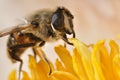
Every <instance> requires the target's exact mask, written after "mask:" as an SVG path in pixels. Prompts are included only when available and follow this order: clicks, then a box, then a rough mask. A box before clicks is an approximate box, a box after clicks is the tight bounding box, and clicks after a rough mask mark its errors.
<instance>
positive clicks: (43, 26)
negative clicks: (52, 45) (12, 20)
mask: <svg viewBox="0 0 120 80" xmlns="http://www.w3.org/2000/svg"><path fill="white" fill-rule="evenodd" d="M73 18H74V16H73V15H72V14H71V12H70V11H69V10H68V9H66V8H64V7H58V8H57V9H56V10H49V9H46V10H45V9H43V10H39V11H37V12H36V13H34V14H31V15H30V16H28V17H26V18H25V20H26V21H27V23H26V24H22V25H17V26H15V27H12V28H10V29H6V30H3V31H1V32H0V37H3V36H6V35H10V36H9V38H8V42H7V51H8V54H9V56H10V58H11V60H12V61H19V62H20V67H19V79H20V72H21V69H22V64H23V60H22V59H21V58H20V56H21V55H22V54H23V53H24V51H25V50H26V49H27V48H29V47H32V48H33V47H34V46H38V47H42V46H44V44H45V43H46V42H53V41H57V40H59V39H62V40H63V41H64V42H65V43H67V44H70V45H73V44H72V43H70V42H69V41H68V36H67V35H73V38H75V32H74V28H73ZM33 51H34V48H33ZM35 54H36V53H35ZM46 61H47V59H46ZM47 62H48V61H47Z"/></svg>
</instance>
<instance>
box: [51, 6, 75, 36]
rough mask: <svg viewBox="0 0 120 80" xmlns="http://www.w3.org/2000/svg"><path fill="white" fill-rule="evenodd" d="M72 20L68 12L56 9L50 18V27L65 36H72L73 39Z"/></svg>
mask: <svg viewBox="0 0 120 80" xmlns="http://www.w3.org/2000/svg"><path fill="white" fill-rule="evenodd" d="M73 18H74V16H73V15H72V14H71V13H70V11H69V10H68V9H66V8H64V7H58V8H57V10H56V11H55V12H54V13H53V16H52V22H51V23H52V25H53V27H54V28H55V30H58V31H60V32H64V33H66V34H69V35H70V34H73V37H75V32H74V30H73V21H72V20H73Z"/></svg>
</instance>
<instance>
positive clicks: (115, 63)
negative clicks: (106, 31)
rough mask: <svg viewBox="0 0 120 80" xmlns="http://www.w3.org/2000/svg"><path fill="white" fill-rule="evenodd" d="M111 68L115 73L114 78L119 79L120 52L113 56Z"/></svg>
mask: <svg viewBox="0 0 120 80" xmlns="http://www.w3.org/2000/svg"><path fill="white" fill-rule="evenodd" d="M113 69H114V73H115V75H116V78H117V79H116V80H120V54H116V55H115V56H114V58H113Z"/></svg>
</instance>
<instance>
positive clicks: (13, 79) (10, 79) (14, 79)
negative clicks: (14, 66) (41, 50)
mask: <svg viewBox="0 0 120 80" xmlns="http://www.w3.org/2000/svg"><path fill="white" fill-rule="evenodd" d="M8 80H17V77H16V70H13V71H12V72H11V73H10V75H9V76H8Z"/></svg>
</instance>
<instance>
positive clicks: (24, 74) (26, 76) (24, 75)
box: [22, 71, 31, 80]
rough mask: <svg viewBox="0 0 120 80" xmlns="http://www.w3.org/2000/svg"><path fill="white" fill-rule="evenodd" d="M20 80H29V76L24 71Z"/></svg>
mask: <svg viewBox="0 0 120 80" xmlns="http://www.w3.org/2000/svg"><path fill="white" fill-rule="evenodd" d="M22 80H31V79H30V77H29V75H28V73H27V72H25V71H23V78H22Z"/></svg>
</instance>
